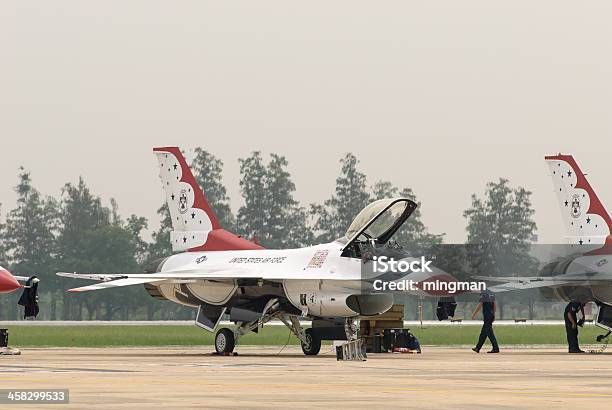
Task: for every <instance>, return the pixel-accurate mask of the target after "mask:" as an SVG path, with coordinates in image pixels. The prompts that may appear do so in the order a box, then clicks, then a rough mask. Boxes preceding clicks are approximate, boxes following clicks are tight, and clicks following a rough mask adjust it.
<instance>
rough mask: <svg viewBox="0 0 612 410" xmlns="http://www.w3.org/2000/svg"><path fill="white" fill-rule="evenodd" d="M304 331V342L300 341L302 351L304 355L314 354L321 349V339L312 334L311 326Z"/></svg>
mask: <svg viewBox="0 0 612 410" xmlns="http://www.w3.org/2000/svg"><path fill="white" fill-rule="evenodd" d="M304 333H306V342H302V352H304V354H305V355H306V356H316V355H318V354H319V351H320V350H321V339H319V338H318V337H316V336H315V335H313V334H312V328H308V329H306V330H305V331H304Z"/></svg>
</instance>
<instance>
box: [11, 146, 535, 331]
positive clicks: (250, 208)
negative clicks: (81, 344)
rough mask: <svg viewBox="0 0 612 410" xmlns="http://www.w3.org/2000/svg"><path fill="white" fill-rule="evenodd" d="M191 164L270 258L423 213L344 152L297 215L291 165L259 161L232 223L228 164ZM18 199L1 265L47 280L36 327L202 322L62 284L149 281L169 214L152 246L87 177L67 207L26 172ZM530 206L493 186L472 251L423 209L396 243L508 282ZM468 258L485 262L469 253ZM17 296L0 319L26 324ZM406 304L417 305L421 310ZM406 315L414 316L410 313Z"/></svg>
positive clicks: (165, 307)
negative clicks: (369, 208) (331, 178)
mask: <svg viewBox="0 0 612 410" xmlns="http://www.w3.org/2000/svg"><path fill="white" fill-rule="evenodd" d="M194 154H195V155H194V156H193V160H192V161H191V164H190V165H191V167H192V171H193V173H194V176H195V178H196V179H197V181H198V182H199V184H200V186H201V187H202V188H203V190H204V192H205V194H206V196H207V198H208V200H209V202H210V204H211V206H212V207H213V209H214V210H215V212H216V214H217V217H218V219H219V222H220V223H221V225H222V226H223V227H224V228H226V229H227V230H230V231H233V232H235V233H237V234H240V235H242V236H244V237H245V238H249V239H253V240H256V241H258V242H259V243H260V244H261V245H262V246H264V247H266V248H277V249H283V248H294V247H301V246H307V245H312V244H316V243H322V242H327V241H331V240H334V239H336V238H339V237H341V236H343V235H344V233H345V231H346V229H347V228H348V226H349V225H350V223H351V221H352V220H353V218H354V217H355V216H356V215H357V213H358V212H359V211H360V210H361V209H363V208H364V207H365V206H366V205H367V204H368V203H370V202H372V201H374V200H377V199H381V198H388V197H397V196H402V197H408V198H410V199H412V200H414V201H415V202H417V203H418V200H417V198H416V195H415V194H414V192H413V191H412V189H410V187H407V186H404V187H398V186H395V185H393V184H392V183H391V182H389V181H384V180H378V181H375V182H374V183H372V184H369V182H368V179H367V177H366V175H365V174H364V173H363V172H361V171H360V170H359V160H358V159H357V157H356V156H355V155H353V154H351V153H347V154H346V155H344V156H343V157H342V158H341V159H340V161H339V165H340V169H339V175H338V177H337V178H336V185H335V189H334V191H333V192H332V193H331V195H330V196H329V198H328V199H327V200H325V201H324V202H323V203H319V204H307V205H304V204H300V203H299V202H298V201H297V200H296V199H295V198H294V194H295V191H296V186H295V184H294V183H293V181H292V178H291V174H290V173H289V171H288V161H287V159H286V158H285V157H284V156H282V155H279V154H270V155H269V156H268V157H267V158H266V157H264V155H262V154H261V153H260V152H258V151H255V152H253V153H251V155H250V156H248V157H246V158H241V159H239V160H238V165H239V167H240V193H241V195H242V199H243V205H242V206H240V207H239V209H238V210H237V212H235V213H234V212H233V211H232V209H231V207H230V198H229V196H228V194H227V190H226V188H225V186H224V184H223V182H222V174H223V167H224V164H223V162H222V160H221V159H219V158H217V157H215V156H214V155H213V154H211V153H210V152H208V151H206V150H204V149H202V148H196V149H195V152H194ZM14 189H15V192H16V194H17V204H16V206H15V208H14V209H11V210H9V211H8V212H6V213H5V214H0V264H1V265H2V266H4V267H7V268H9V270H11V271H12V272H13V273H14V274H17V275H24V276H28V275H32V274H35V275H37V276H39V277H40V278H41V280H42V282H41V285H40V287H39V290H40V301H41V302H40V305H41V315H40V316H39V317H41V318H42V319H47V320H137V319H149V320H151V319H158V320H164V319H191V318H193V316H194V312H193V310H192V309H188V308H184V307H182V306H179V305H176V304H174V303H171V302H164V301H158V300H154V299H153V298H151V297H150V296H149V295H148V294H147V293H146V291H145V290H144V289H143V288H142V287H140V286H138V287H126V288H120V289H114V290H112V291H108V290H107V291H98V292H87V293H84V294H69V293H67V292H65V290H66V289H67V288H71V287H76V286H79V285H80V284H81V282H80V281H76V280H70V279H65V278H59V277H57V276H56V275H55V272H57V271H67V270H68V271H71V272H72V271H76V272H141V271H142V270H143V269H144V266H146V265H147V264H148V263H149V262H150V261H152V260H155V259H157V258H160V257H165V256H168V255H170V254H171V253H172V247H171V244H170V231H171V230H172V225H171V220H170V215H169V212H168V208H167V206H166V205H165V204H163V205H162V206H160V208H159V209H158V211H157V213H158V215H159V218H160V227H159V229H157V230H155V231H154V232H153V233H152V235H151V240H149V241H147V240H145V239H143V236H144V235H143V234H144V233H145V231H146V230H147V229H148V224H149V221H148V220H147V219H146V218H144V217H142V216H138V215H130V216H129V217H127V218H126V217H123V216H122V215H121V214H120V212H119V206H118V204H117V202H116V201H115V200H114V199H110V201H109V203H108V205H105V204H104V203H103V201H102V199H101V198H100V196H99V195H96V194H95V193H93V192H91V190H90V189H89V187H88V186H87V184H86V182H85V181H84V180H83V178H79V179H78V181H76V182H68V183H66V184H65V185H64V186H63V187H62V189H61V194H60V196H59V197H58V198H54V197H51V196H47V197H43V196H42V195H41V194H40V192H39V191H38V190H37V189H36V188H35V186H34V183H33V180H32V176H31V174H30V172H28V171H27V170H26V169H24V168H23V167H22V168H20V169H19V171H18V177H17V184H16V186H15V188H14ZM530 195H531V193H530V192H529V191H527V190H526V189H524V188H521V187H518V188H513V187H512V186H511V185H510V183H509V181H508V180H506V179H503V178H500V179H499V180H497V181H493V182H490V183H488V184H487V185H486V187H485V193H484V196H478V195H476V194H473V195H472V204H471V206H470V208H469V209H467V210H465V212H464V214H463V216H464V218H465V219H466V230H467V242H468V243H469V244H472V245H474V246H470V247H453V246H445V244H444V238H445V234H444V233H431V232H429V230H428V229H427V227H426V226H425V224H424V223H423V222H422V220H421V212H420V208H417V210H416V211H415V212H414V213H413V214H412V216H411V217H410V218H409V219H408V221H407V222H406V223H405V224H404V226H403V227H402V229H401V230H399V231H398V232H397V233H396V234H395V237H394V238H393V239H394V240H395V241H396V242H397V243H399V244H400V245H402V246H403V247H404V248H405V249H407V250H408V251H409V252H412V253H422V254H429V255H431V256H432V257H434V258H436V259H437V262H436V264H437V266H439V267H441V268H442V269H445V268H446V269H448V272H449V273H452V274H456V275H459V276H460V275H461V274H465V275H468V274H474V273H484V274H496V273H503V269H504V267H505V266H507V264H508V263H514V264H516V266H524V265H526V264H527V265H528V264H533V263H534V261H533V260H532V259H531V258H529V257H528V255H527V251H528V248H529V244H530V242H531V239H532V237H533V235H534V234H535V232H536V224H535V222H534V221H533V215H534V210H533V208H532V205H531V202H530ZM426 206H428V205H426ZM429 206H431V205H429ZM0 211H1V208H0ZM470 249H477V250H480V252H479V253H478V254H477V255H475V254H471V252H472V251H470ZM483 250H486V252H482V251H483ZM483 254H484V255H489V257H483V256H482V255H483ZM490 255H496V256H495V257H491V256H490ZM499 255H502V256H501V257H500V256H499ZM17 297H18V295H8V296H6V295H5V296H4V297H1V298H0V320H8V319H16V318H17V317H19V312H18V309H17V305H16V299H17ZM406 303H407V304H408V305H410V304H413V303H414V300H409V301H407V302H406ZM407 313H408V316H409V317H410V315H411V312H407Z"/></svg>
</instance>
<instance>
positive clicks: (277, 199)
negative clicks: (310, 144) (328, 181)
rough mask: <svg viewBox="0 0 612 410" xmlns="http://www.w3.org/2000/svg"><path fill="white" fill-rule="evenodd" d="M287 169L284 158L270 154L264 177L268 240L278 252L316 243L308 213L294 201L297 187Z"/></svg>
mask: <svg viewBox="0 0 612 410" xmlns="http://www.w3.org/2000/svg"><path fill="white" fill-rule="evenodd" d="M287 165H288V162H287V159H286V158H285V157H284V156H280V155H277V154H271V155H270V162H269V163H268V166H267V170H266V177H265V190H266V192H267V193H268V196H267V207H266V212H267V214H268V216H267V223H266V239H267V241H268V244H269V246H270V247H272V248H279V249H283V248H295V247H300V246H305V245H308V244H310V243H312V240H313V237H312V232H311V230H310V229H309V228H308V226H307V220H308V213H307V212H306V209H304V208H303V207H301V206H300V205H299V203H298V201H296V200H295V199H294V198H293V193H294V192H295V184H294V183H293V181H292V180H291V175H290V174H289V172H288V171H287Z"/></svg>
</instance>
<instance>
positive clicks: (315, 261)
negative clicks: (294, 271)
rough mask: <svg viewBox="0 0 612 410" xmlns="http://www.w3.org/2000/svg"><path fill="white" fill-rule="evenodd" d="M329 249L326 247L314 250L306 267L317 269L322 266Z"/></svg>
mask: <svg viewBox="0 0 612 410" xmlns="http://www.w3.org/2000/svg"><path fill="white" fill-rule="evenodd" d="M328 254H329V251H328V250H327V249H325V250H322V251H316V252H315V254H314V256H313V257H312V259H311V260H310V262H308V266H306V269H317V268H320V267H322V266H323V264H324V263H325V259H327V255H328Z"/></svg>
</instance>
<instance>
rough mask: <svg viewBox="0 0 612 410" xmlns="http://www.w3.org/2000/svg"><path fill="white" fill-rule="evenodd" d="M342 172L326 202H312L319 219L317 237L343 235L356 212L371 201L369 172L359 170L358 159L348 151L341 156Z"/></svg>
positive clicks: (323, 240) (333, 237)
mask: <svg viewBox="0 0 612 410" xmlns="http://www.w3.org/2000/svg"><path fill="white" fill-rule="evenodd" d="M340 164H341V173H340V176H338V178H336V189H335V192H334V194H333V195H332V197H331V198H330V199H328V200H326V201H325V202H324V203H323V205H311V210H310V212H311V214H312V216H313V217H314V218H316V221H315V223H314V230H315V232H316V234H317V241H319V242H329V241H332V240H334V239H336V238H339V237H341V236H344V234H345V233H346V230H347V229H348V227H349V226H350V224H351V222H352V221H353V219H354V218H355V216H357V214H358V213H359V212H360V211H361V210H362V209H363V208H364V207H365V206H366V205H367V204H368V203H369V201H370V195H369V194H368V191H367V185H366V176H365V174H363V173H362V172H359V171H358V170H357V165H358V164H359V160H358V159H357V157H355V156H354V155H353V154H351V153H348V154H346V155H345V156H344V157H343V158H342V159H341V160H340Z"/></svg>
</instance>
